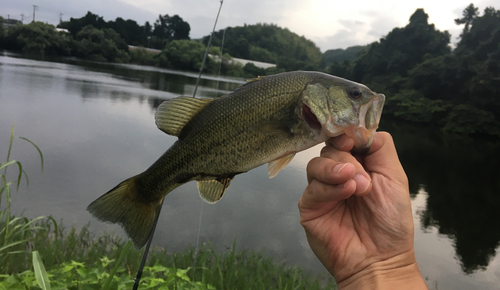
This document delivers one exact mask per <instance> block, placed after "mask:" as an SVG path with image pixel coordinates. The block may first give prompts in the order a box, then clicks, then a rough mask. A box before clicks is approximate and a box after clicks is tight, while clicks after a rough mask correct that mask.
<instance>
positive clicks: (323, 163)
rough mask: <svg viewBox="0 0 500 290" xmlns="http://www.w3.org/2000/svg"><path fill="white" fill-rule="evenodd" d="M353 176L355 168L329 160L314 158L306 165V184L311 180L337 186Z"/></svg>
mask: <svg viewBox="0 0 500 290" xmlns="http://www.w3.org/2000/svg"><path fill="white" fill-rule="evenodd" d="M354 176H355V166H354V165H353V164H350V163H344V162H337V161H335V160H333V159H330V158H325V157H315V158H313V159H312V160H311V161H309V163H308V164H307V182H308V183H309V184H310V183H311V182H312V181H313V180H318V181H320V182H322V183H326V184H331V185H337V184H342V183H345V182H346V181H348V180H349V179H352V178H353V177H354Z"/></svg>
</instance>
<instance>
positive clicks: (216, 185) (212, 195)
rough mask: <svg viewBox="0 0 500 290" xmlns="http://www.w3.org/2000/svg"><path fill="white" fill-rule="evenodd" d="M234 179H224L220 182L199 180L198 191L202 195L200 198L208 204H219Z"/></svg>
mask: <svg viewBox="0 0 500 290" xmlns="http://www.w3.org/2000/svg"><path fill="white" fill-rule="evenodd" d="M231 180H233V178H229V177H227V178H222V179H220V180H217V179H212V180H199V181H198V191H199V193H200V197H201V198H202V199H203V200H204V201H206V202H208V203H216V202H218V201H219V200H220V199H221V198H222V196H223V195H224V192H225V191H226V189H227V188H228V187H229V184H230V183H231Z"/></svg>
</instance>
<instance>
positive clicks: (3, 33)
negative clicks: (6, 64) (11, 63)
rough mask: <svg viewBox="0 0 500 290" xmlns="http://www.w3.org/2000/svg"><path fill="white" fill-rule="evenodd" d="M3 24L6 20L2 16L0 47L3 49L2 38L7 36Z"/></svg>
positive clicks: (0, 21)
mask: <svg viewBox="0 0 500 290" xmlns="http://www.w3.org/2000/svg"><path fill="white" fill-rule="evenodd" d="M3 22H4V19H3V17H2V16H0V24H2V25H0V47H2V45H1V44H2V41H1V40H2V38H3V37H4V36H5V29H4V28H3Z"/></svg>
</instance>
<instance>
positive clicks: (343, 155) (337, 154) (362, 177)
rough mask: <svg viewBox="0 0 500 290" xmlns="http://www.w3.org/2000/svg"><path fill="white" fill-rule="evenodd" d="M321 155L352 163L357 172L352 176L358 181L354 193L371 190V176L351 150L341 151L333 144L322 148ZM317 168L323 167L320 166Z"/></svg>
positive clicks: (363, 192) (359, 193)
mask: <svg viewBox="0 0 500 290" xmlns="http://www.w3.org/2000/svg"><path fill="white" fill-rule="evenodd" d="M321 157H324V158H327V159H332V160H336V161H337V162H340V163H348V164H352V165H353V166H354V172H355V174H354V175H353V176H352V178H353V179H354V181H355V182H356V190H355V193H354V194H355V195H358V196H362V195H365V194H367V193H368V192H370V190H371V186H372V184H371V176H370V174H368V173H367V172H366V170H365V168H364V167H363V165H362V164H361V163H360V162H359V159H357V158H355V157H354V156H353V155H352V154H351V153H350V152H345V151H340V150H338V149H336V148H334V147H333V146H330V145H327V146H325V147H324V148H323V149H322V150H321ZM311 167H313V166H311ZM312 169H314V168H312ZM317 170H321V169H320V168H318V169H317ZM324 182H326V181H324Z"/></svg>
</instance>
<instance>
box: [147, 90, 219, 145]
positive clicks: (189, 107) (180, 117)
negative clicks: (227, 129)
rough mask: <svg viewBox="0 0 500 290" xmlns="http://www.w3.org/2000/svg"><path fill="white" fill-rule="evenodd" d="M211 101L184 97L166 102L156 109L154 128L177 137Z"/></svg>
mask: <svg viewBox="0 0 500 290" xmlns="http://www.w3.org/2000/svg"><path fill="white" fill-rule="evenodd" d="M212 101H213V100H212V99H197V98H192V97H186V96H181V97H177V98H175V99H170V100H166V101H165V102H163V103H161V104H160V106H158V108H157V109H156V114H155V121H156V126H157V127H158V129H160V130H162V131H163V132H165V133H167V134H169V135H173V136H179V134H180V133H181V130H182V128H184V126H185V125H186V124H187V122H189V120H191V119H192V118H193V117H194V116H195V115H196V114H198V113H199V112H200V111H201V110H203V108H205V106H206V105H208V104H210V103H211V102H212Z"/></svg>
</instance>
